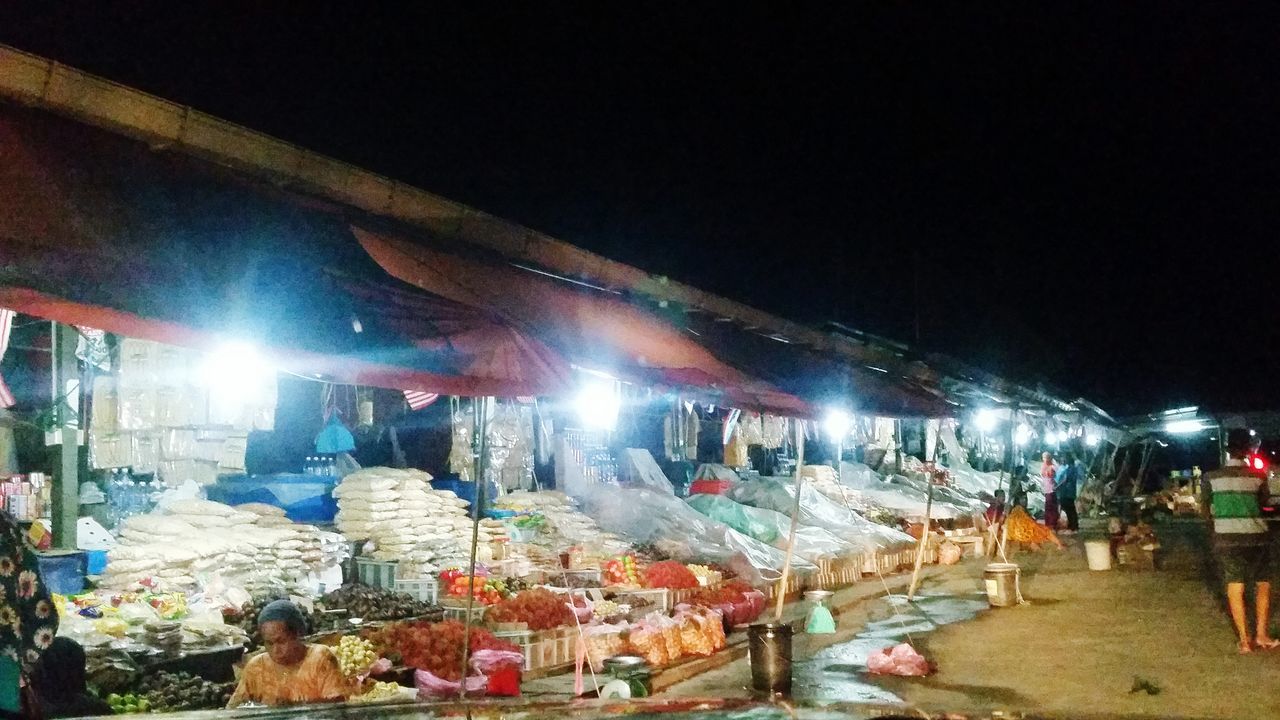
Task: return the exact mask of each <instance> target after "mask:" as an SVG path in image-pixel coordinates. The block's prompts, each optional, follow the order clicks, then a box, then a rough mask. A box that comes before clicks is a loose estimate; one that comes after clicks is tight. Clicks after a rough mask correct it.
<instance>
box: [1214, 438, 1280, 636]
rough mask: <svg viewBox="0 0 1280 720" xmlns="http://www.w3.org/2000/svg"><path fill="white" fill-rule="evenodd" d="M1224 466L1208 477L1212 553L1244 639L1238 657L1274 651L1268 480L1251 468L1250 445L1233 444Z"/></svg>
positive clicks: (1233, 615) (1236, 625) (1239, 631)
mask: <svg viewBox="0 0 1280 720" xmlns="http://www.w3.org/2000/svg"><path fill="white" fill-rule="evenodd" d="M1230 453H1231V458H1230V459H1229V460H1228V461H1227V464H1226V466H1225V467H1223V468H1221V469H1219V470H1214V471H1212V472H1208V473H1205V476H1204V481H1205V482H1206V484H1207V485H1208V486H1209V488H1208V489H1209V491H1210V496H1209V503H1208V505H1209V511H1210V514H1211V515H1212V518H1213V549H1214V554H1215V555H1216V556H1217V559H1218V564H1219V565H1220V566H1221V567H1222V574H1223V576H1224V579H1225V580H1226V583H1227V605H1228V607H1229V608H1230V610H1231V621H1232V623H1234V624H1235V628H1236V634H1237V635H1239V638H1240V652H1241V653H1242V654H1243V653H1248V652H1252V651H1253V649H1254V648H1255V647H1256V648H1259V649H1263V650H1271V649H1273V648H1276V647H1280V641H1277V640H1274V639H1272V638H1271V632H1270V628H1269V625H1270V620H1271V552H1270V551H1271V545H1270V542H1271V538H1270V536H1269V534H1268V532H1267V524H1266V522H1265V521H1264V520H1263V519H1262V505H1263V503H1265V502H1266V498H1267V478H1266V475H1264V474H1263V473H1261V472H1257V471H1254V470H1252V469H1251V468H1249V467H1248V465H1247V464H1246V463H1245V458H1246V456H1247V455H1248V444H1247V442H1238V441H1234V438H1233V442H1232V443H1231V448H1230ZM1249 582H1253V583H1254V587H1255V590H1256V592H1255V595H1254V610H1255V616H1256V623H1257V624H1256V632H1255V633H1254V635H1253V637H1252V638H1250V636H1249V628H1248V620H1247V616H1246V614H1245V603H1244V591H1245V585H1246V584H1247V583H1249Z"/></svg>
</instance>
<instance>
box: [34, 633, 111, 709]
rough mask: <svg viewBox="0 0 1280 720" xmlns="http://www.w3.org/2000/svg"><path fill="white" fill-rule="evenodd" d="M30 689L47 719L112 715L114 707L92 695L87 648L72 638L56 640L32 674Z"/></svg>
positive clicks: (41, 657)
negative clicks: (88, 674) (87, 666)
mask: <svg viewBox="0 0 1280 720" xmlns="http://www.w3.org/2000/svg"><path fill="white" fill-rule="evenodd" d="M31 686H32V688H33V689H34V690H35V693H36V698H37V699H39V701H40V711H41V712H42V713H44V716H45V717H46V718H71V717H87V716H90V715H110V714H111V706H110V705H108V704H107V702H106V701H105V700H102V699H101V698H99V697H98V696H97V695H94V694H92V693H90V692H89V689H88V687H87V685H86V683H85V657H84V648H83V647H81V646H80V643H78V642H76V641H75V640H72V639H71V638H67V637H60V638H54V640H53V642H52V643H51V644H50V645H49V649H48V650H45V651H44V654H42V655H41V656H40V662H39V663H38V664H37V665H36V667H35V669H34V670H32V671H31Z"/></svg>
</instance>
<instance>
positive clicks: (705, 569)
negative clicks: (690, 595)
mask: <svg viewBox="0 0 1280 720" xmlns="http://www.w3.org/2000/svg"><path fill="white" fill-rule="evenodd" d="M685 567H687V568H689V572H691V573H693V576H694V577H696V578H697V579H698V583H699V584H701V585H706V584H707V580H708V578H710V577H711V575H712V574H713V573H715V570H713V569H712V568H711V567H709V566H707V565H686V566H685Z"/></svg>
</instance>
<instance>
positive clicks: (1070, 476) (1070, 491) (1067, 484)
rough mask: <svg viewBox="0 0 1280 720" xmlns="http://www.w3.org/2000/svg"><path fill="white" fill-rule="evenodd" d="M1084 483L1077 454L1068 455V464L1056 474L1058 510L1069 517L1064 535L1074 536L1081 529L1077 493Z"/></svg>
mask: <svg viewBox="0 0 1280 720" xmlns="http://www.w3.org/2000/svg"><path fill="white" fill-rule="evenodd" d="M1083 481H1084V468H1082V467H1080V463H1079V462H1078V461H1077V460H1076V454H1075V453H1067V457H1066V463H1065V464H1063V466H1062V467H1060V468H1058V470H1057V472H1056V473H1055V474H1054V492H1053V495H1054V498H1055V499H1056V500H1057V501H1058V508H1059V509H1060V510H1061V511H1062V512H1063V513H1064V514H1066V516H1067V530H1066V532H1065V533H1064V534H1067V535H1074V534H1075V532H1076V531H1077V530H1079V529H1080V515H1079V513H1078V512H1076V492H1077V491H1078V489H1079V487H1080V485H1081V483H1082V482H1083Z"/></svg>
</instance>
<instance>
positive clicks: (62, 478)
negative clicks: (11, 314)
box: [51, 323, 80, 550]
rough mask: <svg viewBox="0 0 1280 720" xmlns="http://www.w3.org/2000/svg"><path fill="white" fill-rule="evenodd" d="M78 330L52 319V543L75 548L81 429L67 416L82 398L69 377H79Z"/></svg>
mask: <svg viewBox="0 0 1280 720" xmlns="http://www.w3.org/2000/svg"><path fill="white" fill-rule="evenodd" d="M78 339H79V333H78V332H76V329H75V327H73V326H71V325H64V324H62V323H53V373H52V374H53V382H52V384H53V387H52V395H53V402H54V403H55V406H54V415H53V416H54V417H55V418H57V419H58V421H57V424H56V427H55V428H54V432H56V433H58V435H59V442H60V443H61V446H60V451H59V453H58V462H57V463H56V465H55V467H56V470H55V472H54V474H53V481H52V482H53V486H52V489H51V490H52V499H53V513H52V514H53V545H54V547H57V548H59V549H63V550H74V549H76V523H77V521H78V520H79V519H80V441H79V435H80V429H79V428H78V427H76V425H77V423H75V422H72V420H71V419H70V418H69V417H68V413H67V407H66V403H67V402H69V401H70V400H69V398H72V397H74V398H75V400H74V402H77V404H78V401H79V398H80V392H79V391H77V392H76V393H75V394H74V395H70V396H69V395H68V392H67V390H68V388H67V383H68V381H69V380H77V381H78V380H79V378H80V370H79V366H78V365H77V361H76V341H77V340H78Z"/></svg>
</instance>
